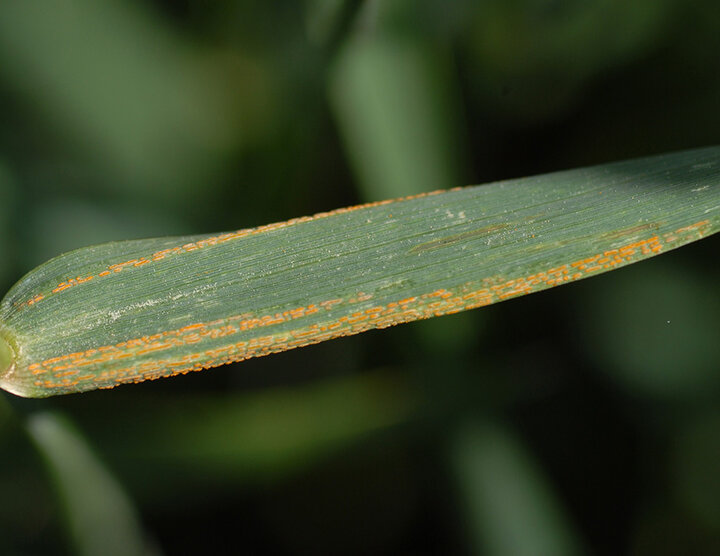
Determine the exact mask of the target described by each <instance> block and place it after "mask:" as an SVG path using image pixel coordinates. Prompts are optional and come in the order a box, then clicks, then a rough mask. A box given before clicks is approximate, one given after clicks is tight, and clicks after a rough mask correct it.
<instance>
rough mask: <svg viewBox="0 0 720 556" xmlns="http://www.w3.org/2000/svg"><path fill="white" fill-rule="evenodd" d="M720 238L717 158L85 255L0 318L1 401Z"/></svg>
mask: <svg viewBox="0 0 720 556" xmlns="http://www.w3.org/2000/svg"><path fill="white" fill-rule="evenodd" d="M719 227H720V148H718V147H711V148H706V149H698V150H694V151H685V152H680V153H675V154H670V155H663V156H659V157H650V158H645V159H638V160H632V161H627V162H620V163H613V164H608V165H602V166H596V167H590V168H584V169H579V170H570V171H564V172H557V173H553V174H546V175H542V176H535V177H531V178H521V179H516V180H508V181H504V182H497V183H494V184H489V185H485V186H476V187H468V188H462V189H454V190H449V191H446V192H433V193H429V194H423V195H420V196H414V197H410V198H405V199H400V200H395V201H381V202H379V203H371V204H368V205H361V206H359V207H350V208H347V209H339V210H337V211H332V212H328V213H321V214H319V215H315V216H313V217H304V218H297V219H293V220H290V221H288V222H282V223H278V224H270V225H267V226H261V227H260V228H255V229H251V230H239V231H237V232H230V233H227V234H219V235H214V236H213V235H204V236H191V237H183V238H159V239H150V240H139V241H132V242H117V243H110V244H105V245H100V246H94V247H88V248H84V249H80V250H77V251H73V252H70V253H67V254H65V255H61V256H60V257H57V258H56V259H53V260H51V261H49V262H48V263H46V264H45V265H41V266H40V267H38V268H37V269H36V270H34V271H32V272H31V273H29V274H28V275H27V276H26V277H25V278H23V279H22V280H21V281H20V282H19V283H18V284H16V286H14V287H13V288H12V289H11V291H10V292H9V293H8V295H7V296H6V297H5V299H4V300H3V302H2V305H1V306H0V320H1V321H2V323H3V335H4V337H5V339H6V341H7V342H8V343H9V344H10V345H11V346H13V348H14V351H15V355H16V360H15V362H14V365H13V366H12V368H11V369H10V370H9V371H8V372H6V373H5V376H4V377H3V379H2V381H0V385H2V387H3V388H6V389H7V390H9V391H11V392H14V393H18V394H20V395H33V396H45V395H53V394H56V393H58V394H59V393H71V392H78V391H84V390H91V389H94V388H108V387H112V386H114V385H116V384H120V383H124V382H138V381H141V380H146V379H150V378H158V377H161V376H171V375H174V374H178V373H184V372H189V371H191V370H200V369H202V368H208V367H213V366H217V365H220V364H223V363H228V362H231V361H239V360H243V359H247V358H249V357H254V356H259V355H265V354H267V353H273V352H277V351H284V350H286V349H292V348H294V347H301V346H304V345H308V344H311V343H316V342H319V341H324V340H327V339H331V338H335V337H339V336H345V335H349V334H356V333H359V332H362V331H365V330H368V329H371V328H384V327H386V326H391V325H393V324H398V323H402V322H409V321H412V320H417V319H421V318H429V317H432V316H440V315H443V314H450V313H454V312H458V311H460V310H466V309H471V308H475V307H480V306H484V305H488V304H490V303H495V302H498V301H503V300H505V299H510V298H513V297H517V296H519V295H525V294H528V293H533V292H535V291H541V290H543V289H546V288H549V287H553V286H556V285H561V284H564V283H567V282H571V281H574V280H577V279H581V278H584V277H587V276H592V275H595V274H599V273H602V272H606V271H608V270H612V269H613V268H619V267H621V266H624V265H626V264H630V263H633V262H636V261H639V260H642V259H644V258H647V257H650V256H654V255H656V254H659V253H661V252H665V251H668V250H670V249H674V248H676V247H679V246H681V245H684V244H685V243H688V242H691V241H695V240H697V239H700V238H702V237H705V236H707V235H710V234H712V233H715V232H716V231H717V230H718V228H719Z"/></svg>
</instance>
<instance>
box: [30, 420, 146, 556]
mask: <svg viewBox="0 0 720 556" xmlns="http://www.w3.org/2000/svg"><path fill="white" fill-rule="evenodd" d="M27 429H28V432H29V434H30V437H31V438H32V439H33V441H34V442H35V444H36V446H37V447H38V450H39V451H40V453H41V454H42V455H43V457H44V459H45V463H46V464H47V467H48V470H49V472H50V474H51V476H52V478H53V480H54V483H55V486H56V488H57V491H58V493H59V495H60V498H61V499H62V501H63V505H64V510H65V514H66V518H67V520H68V524H69V526H70V531H71V533H72V535H73V538H74V540H75V544H76V547H77V549H78V553H79V554H82V555H84V556H95V555H103V556H110V555H114V554H117V555H118V556H121V555H122V556H125V555H138V556H139V555H143V554H151V553H152V552H150V551H149V550H148V548H147V547H146V546H145V540H144V538H143V533H142V528H141V526H140V523H139V520H138V518H137V515H136V514H135V510H134V508H133V507H132V504H131V502H130V500H129V499H128V498H127V496H126V495H125V493H124V492H123V490H122V489H121V488H120V485H119V484H118V483H117V482H116V481H115V479H114V478H113V477H112V475H111V474H110V473H109V471H108V470H107V469H106V468H105V466H104V465H103V464H102V463H101V462H100V461H99V460H98V459H97V458H96V456H95V455H94V454H93V453H92V451H91V450H90V448H89V447H88V446H87V444H86V443H85V442H84V440H83V438H82V437H81V436H80V434H79V433H78V432H77V431H75V430H74V429H73V427H72V426H71V424H70V423H69V422H68V421H67V420H66V419H64V418H62V417H60V416H58V415H56V414H51V413H41V414H36V415H33V416H32V417H31V418H30V419H29V421H28V425H27Z"/></svg>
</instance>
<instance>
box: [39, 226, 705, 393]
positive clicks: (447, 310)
mask: <svg viewBox="0 0 720 556" xmlns="http://www.w3.org/2000/svg"><path fill="white" fill-rule="evenodd" d="M707 226H709V221H708V220H704V221H701V222H698V223H696V224H693V225H691V226H687V227H684V228H680V229H678V230H676V231H674V232H670V233H666V234H664V235H663V236H658V235H654V236H651V237H649V238H646V239H642V240H639V241H635V242H632V243H629V244H626V245H623V246H621V247H618V248H615V249H610V250H606V251H603V252H602V253H598V254H595V255H592V256H590V257H586V258H583V259H581V260H577V261H574V262H571V263H568V264H563V265H560V266H556V267H553V268H549V269H547V270H545V271H541V272H537V273H534V274H532V275H528V276H521V277H516V278H512V279H509V280H505V281H502V282H500V283H496V284H493V285H487V286H486V287H483V288H479V289H477V288H475V289H474V288H473V287H470V286H469V285H461V286H458V287H453V288H450V289H444V288H441V289H437V290H434V291H432V292H428V293H425V294H422V295H417V296H411V297H405V298H403V299H399V300H396V301H391V302H388V303H387V304H384V305H382V304H380V305H377V306H374V307H370V308H367V309H364V310H358V311H354V312H349V313H348V314H346V315H343V316H341V317H339V318H337V319H335V320H330V321H324V322H316V323H313V324H311V325H307V326H300V327H298V328H294V329H291V330H286V331H283V332H278V333H275V334H273V333H270V334H267V335H264V336H259V337H255V338H250V339H248V340H243V341H238V342H231V343H228V344H225V345H222V346H219V347H216V348H213V349H202V345H203V342H204V341H206V340H208V339H217V338H221V337H227V336H232V335H235V334H240V333H242V332H244V331H247V330H251V329H255V328H264V327H271V326H273V325H277V324H281V323H285V322H289V321H294V320H296V319H303V318H305V317H308V316H310V315H315V314H317V313H319V312H325V313H327V312H329V311H330V310H331V309H333V308H336V307H337V306H338V305H340V304H342V303H346V304H348V305H352V304H355V303H359V302H363V301H368V300H370V299H371V298H372V296H371V295H369V294H367V293H363V292H359V293H357V294H356V295H354V296H352V297H350V298H348V299H347V300H344V299H340V298H335V299H330V300H325V301H322V302H318V303H315V304H310V305H308V306H305V307H298V308H295V309H291V310H288V311H284V312H282V313H276V314H274V315H264V316H261V317H254V316H251V315H247V314H243V315H236V316H232V317H228V318H225V319H219V320H216V321H212V322H206V323H194V324H191V325H187V326H184V327H182V328H178V329H175V330H169V331H162V332H158V333H157V334H153V335H150V336H142V337H139V338H133V339H129V340H126V341H124V342H120V343H118V344H114V345H106V346H100V347H97V348H93V349H90V350H87V351H84V352H76V353H69V354H64V355H60V356H58V357H53V358H50V359H46V360H45V361H42V362H40V363H33V364H31V365H29V366H28V371H30V373H32V374H33V375H35V376H36V379H35V381H34V384H35V386H37V387H42V388H46V389H55V388H58V389H59V388H62V389H67V388H70V387H73V386H76V385H80V384H81V383H84V384H83V386H84V385H87V388H83V389H93V388H112V387H113V386H115V385H117V384H122V383H128V382H141V381H144V380H152V379H156V378H161V377H167V376H173V375H177V374H185V373H188V372H190V371H199V370H202V369H207V368H211V367H216V366H219V365H223V364H226V363H232V362H237V361H242V360H245V359H249V358H251V357H259V356H263V355H268V354H270V353H276V352H281V351H286V350H289V349H294V348H297V347H302V346H306V345H310V344H314V343H318V342H322V341H325V340H329V339H333V338H338V337H341V336H348V335H352V334H357V333H360V332H363V331H366V330H369V329H373V328H386V327H389V326H393V325H395V324H400V323H404V322H410V321H413V320H419V319H424V318H430V317H433V316H441V315H447V314H452V313H457V312H459V311H462V310H466V309H473V308H477V307H482V306H485V305H489V304H491V303H495V302H498V301H502V300H505V299H510V298H512V297H517V296H521V295H526V294H529V293H532V292H534V291H539V290H542V289H546V288H549V287H552V286H556V285H559V284H562V283H565V282H570V281H574V280H578V279H580V278H583V277H585V276H587V275H591V274H594V273H597V272H601V271H606V270H610V269H612V268H614V267H617V266H622V265H626V264H629V263H631V262H634V261H635V260H639V259H641V258H644V257H648V256H651V255H653V254H657V253H660V252H662V251H663V249H664V248H665V246H672V245H671V244H672V243H674V242H676V241H677V240H678V239H682V238H681V236H682V235H683V234H688V233H696V234H699V235H700V236H701V237H702V235H704V233H705V228H706V227H707ZM486 282H487V281H486ZM186 345H194V346H197V351H194V352H192V353H189V354H187V355H185V356H183V357H181V358H176V359H157V360H152V361H144V362H137V363H135V364H131V365H129V366H127V367H123V368H120V369H112V370H107V371H102V372H100V373H98V374H95V373H89V372H84V367H87V366H88V365H93V364H102V363H105V362H113V361H121V360H123V359H126V358H130V357H133V356H142V355H146V354H148V353H152V352H162V351H163V350H166V349H169V348H171V347H174V346H186ZM81 388H82V386H81Z"/></svg>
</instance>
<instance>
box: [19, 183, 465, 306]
mask: <svg viewBox="0 0 720 556" xmlns="http://www.w3.org/2000/svg"><path fill="white" fill-rule="evenodd" d="M460 189H463V188H461V187H456V188H453V189H448V190H437V191H430V192H427V193H419V194H417V195H410V196H407V197H402V198H399V199H389V200H385V201H376V202H373V203H364V204H360V205H354V206H351V207H343V208H339V209H335V210H331V211H327V212H319V213H317V214H314V215H312V216H301V217H299V218H293V219H291V220H286V221H284V222H275V223H272V224H265V225H263V226H258V227H257V228H247V229H243V230H237V231H234V232H227V233H224V234H219V235H216V236H211V237H207V238H204V239H201V240H198V241H193V242H189V243H185V244H183V245H178V246H175V247H170V248H167V249H162V250H160V251H156V252H154V253H152V254H150V255H148V256H147V257H140V258H139V259H130V260H128V261H122V262H118V263H113V264H111V265H108V267H107V268H106V269H105V270H102V271H101V272H98V273H97V274H92V275H89V276H77V277H75V278H71V279H69V280H66V281H64V282H60V283H59V284H58V285H57V286H55V287H54V288H53V289H52V290H51V294H58V293H60V292H63V291H65V290H68V289H69V288H72V287H75V286H79V285H80V284H84V283H86V282H89V281H91V280H93V279H95V278H104V277H106V276H111V275H113V274H116V273H118V272H122V271H123V270H126V269H130V268H135V267H140V266H144V265H146V264H150V263H153V262H156V261H161V260H163V259H164V258H165V257H167V256H169V255H180V254H183V253H190V252H192V251H195V250H197V249H203V248H205V247H209V246H212V245H218V244H221V243H226V242H228V241H233V240H237V239H240V238H243V237H247V236H252V235H257V234H263V233H266V232H271V231H273V230H279V229H281V228H287V227H288V226H293V225H295V224H302V223H304V222H311V221H313V220H319V219H321V218H327V217H330V216H336V215H339V214H345V213H348V212H353V211H357V210H361V209H368V208H373V207H379V206H384V205H389V204H392V203H397V202H402V201H410V200H412V199H421V198H423V197H429V196H432V195H438V194H440V193H446V192H448V191H458V190H460ZM46 297H47V295H43V294H42V293H39V294H35V295H33V296H32V297H31V298H30V299H28V300H26V301H23V302H20V303H18V304H17V305H16V307H17V309H18V310H19V309H22V308H24V307H29V306H32V305H34V304H36V303H39V302H40V301H42V300H43V299H45V298H46Z"/></svg>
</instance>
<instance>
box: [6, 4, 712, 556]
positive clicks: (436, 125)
mask: <svg viewBox="0 0 720 556" xmlns="http://www.w3.org/2000/svg"><path fill="white" fill-rule="evenodd" d="M718 29H720V11H718V10H717V6H716V2H714V1H713V0H682V1H681V0H635V1H633V2H626V1H622V0H598V1H595V2H588V1H584V0H482V1H477V2H471V1H469V0H458V1H454V2H445V1H441V0H423V1H420V0H396V1H392V2H390V1H387V2H382V1H379V0H377V1H372V0H366V1H352V0H347V1H344V0H305V1H304V2H259V1H246V2H243V1H239V0H235V1H233V0H217V1H215V2H203V1H199V0H181V1H177V2H170V1H162V0H155V1H150V0H146V1H140V0H136V1H121V0H102V1H98V0H72V1H67V2H60V1H58V0H49V1H48V0H44V1H41V0H23V1H6V2H0V117H1V120H0V121H1V122H2V125H0V230H1V231H2V233H1V234H0V255H1V258H2V262H3V264H2V265H1V266H0V280H2V282H3V284H4V285H5V289H6V290H7V288H9V287H10V286H11V285H12V283H14V282H15V281H16V280H17V279H18V278H19V277H20V276H21V275H22V274H24V273H25V272H27V271H28V270H30V269H31V268H33V267H34V266H36V265H37V264H40V263H42V262H43V261H45V260H47V259H48V258H50V257H52V256H54V255H57V254H59V253H61V252H63V251H67V250H70V249H73V248H76V247H80V246H83V245H87V244H92V243H98V242H102V241H108V240H114V239H130V238H139V237H148V236H156V235H176V234H190V233H201V232H212V231H220V230H232V229H239V228H245V227H249V226H253V225H259V224H265V223H268V222H272V221H278V220H285V219H288V218H291V217H295V216H300V215H304V214H312V213H315V212H320V211H325V210H329V209H333V208H337V207H339V206H344V205H349V204H353V203H358V202H363V201H370V200H379V199H383V198H389V197H396V196H400V195H405V194H411V193H416V192H421V191H428V190H433V189H439V188H448V187H453V186H458V185H466V184H475V183H483V182H487V181H491V180H495V179H503V178H511V177H520V176H525V175H531V174H536V173H542V172H548V171H553V170H560V169H567V168H572V167H577V166H581V165H587V164H593V163H601V162H609V161H613V160H619V159H624V158H630V157H634V156H641V155H649V154H657V153H661V152H666V151H671V150H677V149H684V148H693V147H700V146H706V145H711V144H714V143H717V142H718V141H719V139H720V33H718ZM719 249H720V242H719V241H718V238H717V237H715V238H710V239H707V240H704V241H702V242H699V243H698V244H694V245H691V246H689V247H687V248H684V249H681V250H679V251H677V252H673V253H671V254H667V255H663V256H662V257H659V258H657V259H653V260H651V261H648V262H645V263H642V264H639V265H634V266H631V267H629V268H627V269H622V270H619V271H616V272H612V273H609V274H607V275H603V276H601V277H598V278H594V279H592V280H586V281H582V282H579V283H576V284H572V285H568V286H565V287H562V288H558V289H554V290H550V291H548V292H545V293H542V294H540V295H535V296H530V297H527V298H521V299H516V300H513V301H510V302H507V303H502V304H499V305H495V306H491V307H488V308H485V309H482V310H479V311H472V312H469V313H463V314H458V315H454V316H449V317H443V318H439V319H433V320H430V321H426V322H421V323H414V324H411V325H406V326H402V327H397V328H393V329H390V330H384V331H380V332H370V333H366V334H362V335H360V336H356V337H351V338H345V339H341V340H335V341H332V342H327V343H324V344H320V345H317V346H314V347H308V348H304V349H302V350H297V351H294V352H287V353H283V354H279V355H274V356H271V357H267V358H261V359H257V360H250V361H247V362H244V363H242V364H237V365H232V366H229V367H224V368H219V369H214V370H212V371H207V372H204V373H198V374H193V375H190V376H184V377H178V378H175V379H172V380H162V381H158V382H152V383H144V384H141V385H137V386H124V387H122V388H119V389H117V390H114V391H109V392H107V391H105V392H93V393H89V394H83V395H74V396H68V397H64V398H51V399H46V400H22V399H19V398H15V397H13V396H11V395H9V394H7V395H5V394H3V396H2V398H1V399H0V492H2V496H0V553H1V554H18V555H20V554H88V555H90V554H195V553H206V554H226V553H240V552H242V553H247V554H262V555H265V554H268V555H276V554H278V555H279V554H337V553H344V554H371V553H372V554H489V555H514V554H517V555H525V554H527V555H535V554H537V555H543V554H547V555H551V554H552V555H562V554H636V555H651V554H652V555H663V554H679V553H684V554H691V553H694V554H712V553H716V554H717V553H720V466H719V465H718V461H720V342H719V341H718V331H719V330H720V294H719V293H718V288H717V285H718V277H719V275H720V269H719V268H718V265H717V264H716V263H715V261H716V259H717V257H718V253H719V252H720V251H719Z"/></svg>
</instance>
